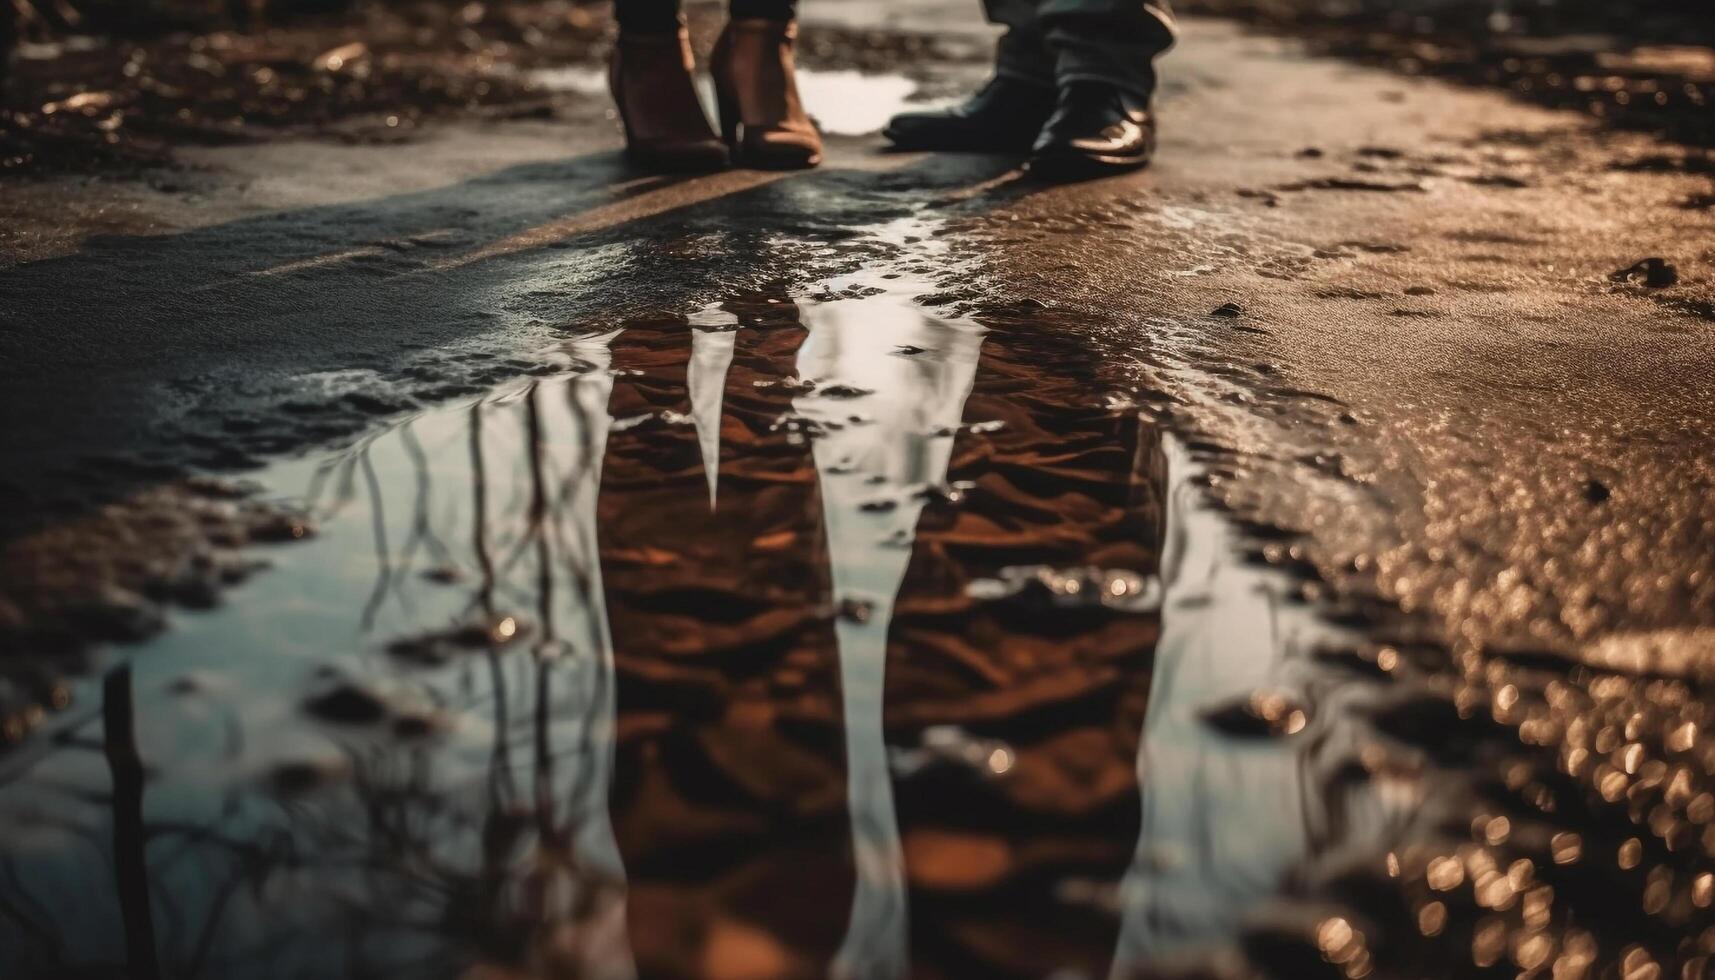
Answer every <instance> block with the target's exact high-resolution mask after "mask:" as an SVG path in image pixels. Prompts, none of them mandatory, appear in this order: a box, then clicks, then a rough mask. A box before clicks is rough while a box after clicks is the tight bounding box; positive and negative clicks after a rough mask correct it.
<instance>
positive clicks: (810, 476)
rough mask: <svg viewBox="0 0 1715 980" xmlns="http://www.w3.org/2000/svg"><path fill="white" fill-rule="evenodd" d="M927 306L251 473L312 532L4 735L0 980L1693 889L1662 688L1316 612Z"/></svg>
mask: <svg viewBox="0 0 1715 980" xmlns="http://www.w3.org/2000/svg"><path fill="white" fill-rule="evenodd" d="M930 291H932V285H931V284H930V283H928V282H925V281H918V280H916V279H913V278H911V277H909V276H903V275H900V276H897V277H878V276H876V275H874V274H873V273H872V274H868V275H858V276H852V277H848V278H844V279H837V280H833V281H830V282H825V283H822V284H819V285H818V286H816V287H815V288H814V289H810V290H806V291H803V292H801V293H797V294H791V295H789V294H787V293H785V292H779V293H765V294H748V295H742V296H734V297H730V298H729V299H727V300H725V301H723V302H719V303H716V304H712V305H709V306H705V307H700V308H696V309H691V310H686V311H681V312H677V313H664V314H661V315H659V316H654V317H646V318H641V319H636V320H632V321H629V322H627V323H624V324H623V325H621V326H620V327H618V328H615V329H612V330H610V331H607V332H604V333H599V334H590V335H586V336H582V337H580V338H578V339H576V340H574V341H570V342H568V343H567V344H566V345H565V347H564V349H563V351H561V352H560V353H561V354H562V355H563V361H562V363H563V364H564V367H565V369H564V371H563V372H562V373H559V374H556V375H554V376H551V377H535V378H524V379H520V380H518V381H516V382H514V383H512V384H510V385H506V386H502V387H501V388H498V389H496V390H494V391H491V392H489V393H487V394H486V395H484V396H483V397H481V398H478V399H473V400H468V401H465V402H462V403H455V404H450V405H447V406H445V407H441V408H437V409H434V410H431V411H428V412H425V413H422V414H419V415H417V416H414V417H411V418H407V419H403V420H400V421H398V422H397V423H395V424H393V425H392V426H391V427H389V428H387V429H385V430H384V431H381V432H379V433H376V434H374V435H372V436H369V437H367V438H365V439H363V440H362V441H360V442H358V443H356V444H354V445H351V446H348V447H345V448H342V449H338V450H333V451H328V452H322V453H318V454H313V455H310V456H306V457H304V458H299V459H290V460H285V461H281V462H278V463H275V464H273V465H271V466H269V467H268V468H266V469H265V470H263V471H262V472H260V473H259V474H257V475H256V478H257V479H258V480H259V481H260V482H261V483H262V484H263V485H264V486H266V487H268V488H269V492H270V493H271V494H273V495H276V496H277V497H278V499H279V502H281V503H284V504H288V505H290V506H292V507H295V508H298V509H300V510H302V511H303V512H305V513H306V514H307V515H308V516H309V518H310V519H311V520H312V521H313V523H314V525H315V526H316V527H317V528H318V529H319V533H317V534H316V535H315V536H314V537H311V538H308V539H306V540H304V541H301V542H298V543H294V544H291V545H284V546H280V547H276V548H269V549H256V553H257V555H259V556H261V557H265V558H267V559H268V560H269V561H270V562H271V563H272V567H271V568H269V569H268V570H266V571H262V572H259V573H257V574H256V575H255V577H254V578H253V579H252V580H251V581H250V582H249V583H247V584H245V585H243V586H240V587H238V588H236V589H234V590H233V591H231V592H230V593H228V594H227V596H226V602H225V604H224V605H223V606H220V607H218V608H215V609H213V610H210V611H206V612H182V611H181V612H175V613H173V614H172V617H171V618H172V622H171V624H170V627H169V628H168V629H167V630H166V631H165V632H164V633H162V634H160V635H159V636H158V637H156V638H155V639H153V640H151V641H149V642H147V643H146V644H143V645H142V646H140V647H138V648H136V649H134V650H131V651H125V652H124V654H123V656H121V655H120V654H118V653H115V654H114V655H113V656H112V657H111V658H109V659H108V662H107V664H106V666H105V668H104V669H105V672H104V673H101V674H100V675H99V676H95V677H93V678H91V679H89V680H87V681H83V682H78V683H77V684H76V685H75V686H74V688H73V689H72V690H71V691H70V702H71V703H70V704H69V706H66V707H65V708H64V710H62V711H60V712H59V713H58V714H57V715H56V716H54V717H53V718H52V720H51V721H50V722H49V723H48V724H46V725H44V726H43V728H42V729H41V731H39V732H38V733H37V734H36V735H35V736H34V737H32V738H31V739H29V740H27V741H25V742H24V743H23V744H22V745H20V746H17V747H15V748H13V749H11V750H10V751H8V752H7V753H6V754H4V755H0V825H3V826H5V827H6V828H7V833H6V834H5V835H4V836H3V837H0V870H3V871H4V874H3V875H0V913H3V914H0V976H7V977H10V976H37V975H66V974H68V973H75V974H78V975H91V974H115V973H128V974H129V975H132V976H139V977H148V976H161V977H173V978H179V977H187V978H188V977H199V976H209V977H221V978H235V980H243V978H250V977H275V976H318V977H319V976H348V975H374V976H413V977H416V976H425V977H473V976H487V975H511V974H525V975H556V976H557V975H571V976H589V977H604V978H605V977H614V978H629V977H689V976H709V975H722V976H745V977H753V976H754V977H800V976H803V977H810V976H828V975H834V976H843V977H861V978H872V977H873V978H897V977H906V976H961V977H962V976H984V977H991V976H992V977H1011V976H1018V977H1045V976H1055V977H1061V978H1072V977H1090V978H1096V977H1123V976H1128V975H1132V974H1133V973H1134V971H1136V970H1138V969H1141V968H1143V967H1144V966H1146V965H1153V964H1157V963H1159V962H1161V961H1163V960H1172V959H1173V958H1175V957H1182V956H1189V955H1194V954H1195V953H1196V952H1197V951H1199V950H1206V949H1209V948H1217V949H1223V948H1224V949H1228V950H1233V949H1237V950H1241V951H1243V953H1244V954H1245V955H1247V956H1249V957H1251V959H1252V962H1253V963H1256V964H1259V965H1264V966H1267V967H1268V968H1269V969H1271V970H1274V971H1275V973H1274V975H1277V976H1283V977H1310V976H1331V977H1332V976H1344V977H1347V978H1357V977H1361V976H1364V975H1367V974H1368V973H1370V972H1372V971H1374V970H1376V969H1379V968H1380V966H1381V965H1383V964H1384V963H1385V962H1387V961H1383V960H1382V957H1384V956H1388V957H1393V959H1392V960H1391V962H1393V963H1395V964H1409V963H1414V962H1418V961H1423V962H1434V963H1436V964H1438V966H1437V970H1438V971H1439V972H1438V975H1448V976H1454V975H1459V976H1463V975H1466V974H1467V973H1469V972H1471V970H1473V969H1478V970H1480V969H1483V968H1486V967H1485V964H1486V965H1493V964H1496V963H1501V962H1512V963H1514V965H1518V966H1519V967H1520V968H1521V969H1524V968H1526V967H1525V966H1524V963H1525V962H1534V963H1537V964H1538V965H1540V964H1541V963H1544V962H1549V958H1550V957H1558V958H1559V959H1560V960H1568V959H1569V958H1570V961H1576V962H1580V963H1586V965H1589V964H1599V963H1603V962H1614V961H1617V960H1620V959H1624V958H1625V957H1628V956H1629V957H1631V958H1632V959H1634V960H1635V959H1637V957H1638V956H1655V957H1659V959H1660V960H1664V961H1665V960H1669V959H1670V958H1671V957H1670V954H1671V952H1672V951H1673V949H1674V944H1675V941H1676V940H1675V937H1676V936H1677V935H1679V934H1680V932H1681V931H1682V930H1683V929H1684V928H1685V926H1684V923H1686V922H1695V921H1703V919H1705V918H1707V917H1708V915H1707V913H1706V912H1705V911H1703V910H1705V909H1707V908H1708V907H1709V905H1710V904H1712V903H1715V899H1711V897H1710V896H1711V895H1715V885H1710V884H1709V882H1710V881H1715V877H1710V873H1709V871H1708V870H1707V869H1706V867H1705V865H1707V863H1708V862H1707V861H1704V860H1703V859H1702V858H1700V857H1688V856H1687V855H1688V854H1690V853H1692V852H1695V850H1696V849H1697V848H1698V847H1699V845H1698V843H1697V840H1698V839H1697V838H1696V836H1695V833H1694V831H1693V830H1692V828H1693V827H1695V826H1699V825H1701V824H1699V823H1698V821H1702V823H1704V824H1707V823H1708V822H1709V820H1711V819H1715V803H1710V802H1708V801H1709V800H1710V799H1715V797H1711V796H1710V794H1709V792H1707V791H1706V790H1705V788H1704V784H1705V783H1706V782H1707V780H1706V779H1705V778H1704V777H1703V776H1700V775H1698V774H1697V772H1694V771H1693V770H1692V769H1691V768H1688V767H1687V764H1686V762H1685V760H1688V759H1694V758H1701V757H1700V756H1696V753H1698V752H1703V751H1705V750H1706V745H1707V742H1706V739H1705V737H1704V736H1703V735H1702V734H1701V729H1700V728H1699V725H1700V724H1702V722H1699V721H1698V719H1699V718H1702V717H1703V716H1702V715H1701V714H1699V712H1700V711H1702V708H1701V705H1702V702H1701V701H1700V700H1698V699H1697V698H1696V697H1693V696H1692V694H1691V693H1690V691H1689V689H1688V688H1686V687H1685V685H1684V683H1682V682H1680V681H1677V680H1671V679H1667V680H1661V679H1658V680H1649V679H1647V678H1644V679H1640V678H1636V677H1627V676H1624V675H1618V676H1616V675H1613V674H1600V673H1584V674H1576V673H1575V674H1566V673H1565V672H1563V671H1562V672H1555V671H1553V670H1549V669H1547V668H1545V667H1544V666H1543V665H1542V664H1540V663H1535V662H1530V663H1524V664H1521V665H1515V666H1512V667H1508V666H1507V665H1506V664H1501V663H1499V662H1497V665H1495V666H1492V667H1489V668H1486V669H1485V670H1483V671H1477V670H1476V669H1474V668H1473V669H1472V670H1471V671H1469V672H1467V674H1466V676H1465V677H1464V678H1463V679H1459V678H1457V677H1455V676H1452V675H1449V674H1447V673H1446V672H1445V671H1443V669H1442V668H1441V667H1439V666H1437V664H1438V663H1439V661H1437V660H1436V659H1435V655H1434V653H1433V651H1426V650H1422V649H1417V648H1414V647H1411V646H1409V645H1404V644H1402V645H1400V646H1398V648H1397V649H1396V648H1395V647H1393V646H1380V647H1378V646H1377V645H1376V644H1375V643H1374V642H1372V640H1371V639H1370V638H1366V637H1362V636H1359V635H1358V634H1357V633H1355V632H1347V631H1345V630H1342V629H1339V628H1336V627H1333V626H1330V625H1328V623H1327V622H1325V621H1324V620H1323V619H1321V618H1319V616H1318V615H1317V614H1316V612H1315V609H1314V607H1313V606H1312V605H1310V604H1309V603H1306V602H1304V601H1303V600H1302V598H1301V595H1300V592H1301V587H1302V585H1303V583H1302V582H1300V581H1298V580H1295V579H1292V578H1290V577H1288V576H1287V575H1286V574H1284V573H1283V572H1281V571H1279V570H1277V569H1276V568H1274V567H1271V566H1270V565H1268V564H1267V563H1248V562H1246V561H1243V560H1241V559H1240V555H1241V550H1242V548H1241V546H1242V545H1243V544H1244V543H1243V542H1241V541H1240V539H1239V538H1238V536H1237V534H1236V532H1235V531H1234V530H1233V528H1232V527H1231V525H1230V524H1229V523H1228V522H1227V521H1226V519H1225V518H1224V517H1223V516H1221V515H1220V514H1218V513H1216V512H1215V511H1213V510H1211V509H1210V508H1209V507H1208V506H1207V505H1206V504H1205V503H1204V497H1203V494H1202V492H1201V489H1200V487H1199V486H1198V480H1199V477H1200V473H1201V468H1200V466H1199V465H1198V463H1197V461H1196V460H1194V459H1193V458H1192V454H1191V452H1190V451H1189V450H1187V449H1186V448H1185V447H1183V446H1181V445H1180V444H1179V443H1177V442H1175V441H1173V440H1172V439H1170V438H1168V437H1166V436H1165V435H1163V434H1162V433H1161V432H1160V431H1158V430H1157V429H1156V427H1155V426H1154V425H1153V424H1152V423H1150V422H1149V421H1147V420H1146V419H1145V418H1144V417H1143V416H1142V415H1140V414H1139V413H1138V411H1137V410H1136V409H1135V407H1134V406H1135V401H1134V400H1132V399H1131V398H1129V397H1127V396H1124V395H1123V393H1122V395H1121V396H1119V397H1116V395H1115V391H1116V387H1122V388H1123V386H1124V379H1123V378H1121V377H1118V376H1116V374H1115V367H1116V361H1115V359H1114V358H1113V357H1112V356H1110V355H1106V354H1102V353H1099V352H1098V351H1096V350H1095V349H1093V348H1092V347H1091V345H1090V343H1089V341H1088V340H1087V338H1086V337H1085V336H1084V335H1082V334H1081V333H1080V332H1079V330H1078V329H1077V327H1076V324H1074V323H1071V322H1067V321H1065V320H1063V319H1058V318H1056V317H1055V316H1054V315H1053V313H1052V311H1048V312H1037V313H1032V314H1029V315H1017V314H995V315H993V316H991V317H987V318H984V319H983V320H981V321H980V322H979V321H978V320H973V319H967V318H962V317H957V316H945V315H940V314H938V313H936V312H933V311H932V310H931V309H930V308H928V307H925V306H923V305H921V304H919V303H918V298H919V297H921V296H922V295H923V294H925V293H927V292H930ZM1271 547H1273V548H1274V549H1275V550H1276V551H1281V552H1282V554H1287V553H1288V552H1287V551H1285V550H1283V549H1284V546H1280V545H1275V546H1271ZM1264 550H1265V551H1267V549H1264ZM1437 671H1442V673H1437ZM1399 676H1409V677H1413V678H1416V679H1417V681H1418V682H1419V684H1418V686H1414V687H1413V686H1405V687H1402V686H1400V685H1398V684H1396V683H1395V682H1396V680H1397V678H1398V677H1399ZM1646 699H1647V700H1648V704H1647V705H1646V704H1645V701H1646ZM1491 716H1492V719H1493V723H1492V724H1491V723H1490V721H1489V719H1490V718H1491ZM1580 719H1585V720H1580ZM1688 725H1689V726H1690V727H1687V726H1688ZM1485 726H1486V727H1485ZM1509 726H1511V727H1509ZM1602 726H1605V727H1602ZM1515 729H1516V732H1517V734H1516V735H1515V734H1514V731H1515ZM1561 737H1564V739H1565V740H1566V741H1565V745H1566V746H1570V748H1566V749H1565V751H1564V752H1562V751H1560V748H1559V746H1561V743H1560V742H1557V741H1556V739H1557V738H1561ZM1586 745H1587V746H1588V747H1587V748H1585V746H1586ZM1538 747H1540V748H1538ZM1578 751H1582V752H1583V755H1582V756H1580V755H1578ZM1557 752H1558V753H1559V754H1558V755H1557V754H1556V753H1557ZM1594 752H1601V753H1608V754H1609V756H1611V758H1608V761H1603V762H1596V761H1593V756H1592V753H1594ZM1508 753H1513V754H1512V755H1509V754H1508ZM1532 753H1534V754H1532ZM1557 759H1558V760H1559V762H1558V763H1557V762H1556V760H1557ZM1557 764H1558V765H1560V766H1561V767H1562V769H1564V770H1565V772H1564V775H1565V777H1566V778H1561V776H1560V775H1557V774H1556V769H1555V766H1556V765H1557ZM1521 767H1522V768H1521ZM1699 771H1701V770H1699ZM1489 773H1493V774H1494V775H1493V776H1490V775H1487V774H1489ZM1592 787H1594V788H1593V789H1592ZM1592 793H1595V794H1599V796H1592V795H1591V794H1592ZM1592 799H1603V800H1606V801H1607V802H1606V803H1605V804H1598V805H1593V804H1592V802H1591V801H1592ZM1635 801H1641V802H1635ZM1592 806H1594V808H1592ZM1602 806H1607V809H1602ZM1627 806H1636V807H1638V808H1639V809H1638V810H1637V813H1636V815H1635V816H1633V817H1632V818H1631V819H1628V818H1627V814H1626V812H1624V811H1625V808H1626V807H1627ZM1640 821H1641V822H1640ZM1644 827H1650V828H1656V829H1659V830H1660V832H1661V833H1660V834H1658V835H1656V836H1653V837H1650V836H1646V834H1647V833H1654V830H1651V831H1645V830H1642V829H1641V828H1644ZM1663 835H1665V836H1663ZM1702 839H1703V840H1705V841H1707V840H1709V839H1711V838H1708V837H1707V836H1705V837H1704V838H1702ZM1702 846H1704V847H1707V846H1708V845H1707V844H1705V845H1702ZM1449 862H1452V863H1449ZM1520 862H1523V863H1522V864H1521V863H1520ZM1616 862H1617V863H1616ZM1664 869H1665V870H1664ZM1455 872H1456V873H1457V876H1456V879H1455ZM1616 875H1617V876H1618V877H1617V878H1616V877H1615V876H1616ZM1634 879H1635V880H1634ZM1550 881H1552V882H1554V885H1553V886H1552V887H1550V886H1549V885H1548V882H1550ZM1503 885H1504V887H1503ZM1632 886H1636V887H1635V888H1634V889H1633V890H1634V891H1635V892H1637V894H1635V895H1633V894H1628V893H1627V892H1626V891H1625V889H1626V888H1628V887H1632ZM1545 887H1548V888H1549V890H1548V891H1547V892H1544V891H1543V890H1542V889H1543V888H1545ZM1556 889H1558V890H1556ZM1700 889H1701V890H1700ZM1556 895H1558V896H1560V899H1559V901H1560V902H1561V904H1560V905H1555V904H1554V902H1555V896H1556ZM1615 895H1620V896H1622V897H1621V898H1620V899H1615V898H1614V897H1613V896H1615ZM1580 909H1594V910H1600V911H1601V913H1602V914H1604V915H1607V916H1609V917H1610V918H1609V920H1607V921H1611V922H1612V923H1613V925H1612V926H1603V927H1600V928H1592V927H1591V926H1589V925H1587V924H1586V925H1580V924H1579V923H1588V922H1590V921H1591V920H1590V919H1589V918H1588V917H1587V916H1586V917H1583V918H1581V917H1580V914H1579V910H1580ZM1640 910H1641V911H1640ZM1671 916H1678V917H1679V918H1677V919H1672V920H1671V921H1670V920H1669V919H1668V918H1666V917H1671ZM1652 930H1653V931H1652ZM1628 935H1630V936H1639V937H1642V938H1640V939H1638V940H1636V941H1635V942H1636V943H1640V944H1641V943H1647V944H1648V945H1647V946H1646V945H1637V946H1636V950H1635V951H1630V952H1629V951H1628V950H1631V949H1632V947H1628V946H1626V944H1625V941H1622V940H1623V939H1624V937H1625V936H1628ZM1627 941H1630V940H1627ZM1693 958H1694V956H1693ZM1557 961H1558V960H1557ZM1652 962H1655V961H1654V960H1652ZM1569 975H1578V974H1576V973H1575V972H1574V973H1572V974H1569Z"/></svg>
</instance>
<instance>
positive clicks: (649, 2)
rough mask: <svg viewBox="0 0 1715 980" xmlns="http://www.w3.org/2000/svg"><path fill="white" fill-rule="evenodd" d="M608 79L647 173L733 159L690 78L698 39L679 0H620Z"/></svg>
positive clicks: (715, 165) (630, 143)
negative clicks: (688, 28) (687, 27)
mask: <svg viewBox="0 0 1715 980" xmlns="http://www.w3.org/2000/svg"><path fill="white" fill-rule="evenodd" d="M614 19H615V20H617V21H618V22H619V38H618V39H617V41H615V43H614V46H613V60H612V62H611V64H610V65H609V69H608V82H609V85H610V86H611V87H612V89H613V102H614V105H615V107H617V108H618V110H619V118H620V122H621V123H622V124H623V125H624V127H625V147H626V153H627V155H628V156H629V157H630V158H631V160H632V161H633V162H634V163H636V164H637V165H638V166H640V167H643V168H644V169H646V170H654V171H668V172H699V171H706V170H718V169H720V168H721V167H724V166H726V164H727V149H726V146H725V145H723V144H722V143H721V142H720V141H719V140H717V139H716V138H715V132H714V130H713V129H712V128H710V126H709V120H708V117H707V116H705V115H704V114H703V107H702V104H701V103H699V102H698V101H697V90H696V87H695V85H694V84H693V82H692V80H691V65H692V56H691V38H690V35H689V34H687V33H686V31H685V25H684V18H682V17H681V16H680V15H679V0H618V2H617V3H615V4H614Z"/></svg>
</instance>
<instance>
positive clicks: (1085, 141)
mask: <svg viewBox="0 0 1715 980" xmlns="http://www.w3.org/2000/svg"><path fill="white" fill-rule="evenodd" d="M1154 154H1155V116H1154V115H1153V114H1152V113H1151V112H1150V110H1149V100H1148V99H1144V98H1140V97H1138V96H1136V95H1133V94H1131V93H1130V92H1127V91H1125V90H1124V89H1120V88H1116V87H1115V86H1112V85H1107V84H1104V83H1101V82H1072V83H1071V84H1068V85H1066V86H1065V87H1063V88H1061V89H1060V99H1059V102H1058V103H1057V104H1056V105H1055V107H1054V114H1053V115H1052V116H1050V117H1048V122H1046V123H1044V124H1043V126H1042V133H1041V134H1040V135H1039V136H1037V138H1036V145H1035V146H1034V147H1032V148H1031V154H1030V172H1031V173H1033V174H1036V175H1038V176H1041V177H1045V178H1047V179H1049V180H1078V179H1081V178H1085V177H1099V176H1102V175H1103V174H1112V173H1121V172H1124V171H1127V170H1136V169H1137V168H1139V167H1143V166H1147V165H1148V163H1149V159H1150V157H1151V156H1153V155H1154Z"/></svg>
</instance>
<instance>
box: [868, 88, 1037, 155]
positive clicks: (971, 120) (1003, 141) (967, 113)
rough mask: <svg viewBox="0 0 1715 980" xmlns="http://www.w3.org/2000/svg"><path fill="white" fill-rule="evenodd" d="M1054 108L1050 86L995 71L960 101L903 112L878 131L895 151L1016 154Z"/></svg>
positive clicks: (1030, 141) (1029, 142)
mask: <svg viewBox="0 0 1715 980" xmlns="http://www.w3.org/2000/svg"><path fill="white" fill-rule="evenodd" d="M1053 111H1054V90H1053V89H1052V88H1049V87H1048V86H1046V85H1033V84H1031V83H1030V82H1026V81H1020V80H1019V79H1016V78H1007V77H1005V76H1003V75H996V76H995V77H993V78H991V79H989V82H988V84H987V85H984V86H983V87H982V90H981V91H979V92H978V93H977V94H976V95H973V96H971V97H970V98H969V99H967V100H966V101H965V102H964V103H963V104H961V105H956V106H954V107H953V108H951V109H943V110H941V111H939V112H905V113H900V114H899V115H897V116H894V117H893V118H892V119H890V120H888V123H887V128H886V129H884V130H882V131H881V133H882V135H883V136H886V137H887V138H888V139H890V140H892V141H893V145H894V147H895V148H897V149H901V150H938V151H943V152H954V153H958V152H965V153H1007V152H1011V153H1019V152H1023V151H1025V150H1028V149H1030V144H1031V143H1032V141H1034V140H1035V139H1036V134H1037V133H1039V132H1041V131H1042V124H1043V122H1045V121H1046V120H1047V119H1048V116H1049V114H1050V113H1052V112H1053Z"/></svg>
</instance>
